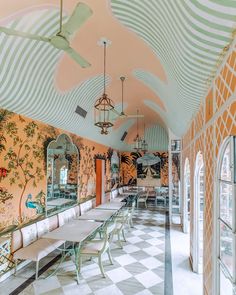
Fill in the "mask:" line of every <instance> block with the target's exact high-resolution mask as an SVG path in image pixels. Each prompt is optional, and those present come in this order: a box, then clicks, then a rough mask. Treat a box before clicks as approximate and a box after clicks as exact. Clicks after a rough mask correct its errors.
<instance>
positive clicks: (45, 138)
mask: <svg viewBox="0 0 236 295" xmlns="http://www.w3.org/2000/svg"><path fill="white" fill-rule="evenodd" d="M61 133H66V134H68V135H69V136H70V137H71V139H72V141H73V143H74V144H75V145H76V146H77V148H78V150H79V154H80V157H79V175H78V179H77V182H78V191H79V194H78V196H79V199H78V201H81V200H84V199H86V198H89V197H91V196H94V195H95V182H96V175H95V159H96V158H97V157H103V158H104V159H105V160H106V162H107V164H106V190H109V189H110V188H111V185H110V182H111V171H110V166H111V165H110V161H111V157H110V156H109V153H110V151H109V148H107V147H105V146H103V145H100V144H97V143H95V142H92V141H90V140H87V139H84V138H81V137H79V136H76V135H75V134H70V133H68V132H64V131H62V130H60V129H57V128H54V127H52V126H49V125H46V124H43V123H41V122H37V121H35V120H31V119H28V118H26V117H22V116H20V115H17V114H15V113H12V112H9V111H7V110H3V109H0V233H1V232H2V231H5V230H8V229H11V228H15V227H17V226H21V225H22V224H25V223H27V222H29V221H31V220H32V219H37V218H38V216H39V215H40V214H44V205H45V195H46V167H47V163H46V161H47V146H48V144H49V143H50V142H51V141H52V140H55V139H56V138H57V136H58V135H59V134H61ZM69 177H70V178H71V179H73V177H74V176H73V171H72V172H71V175H69Z"/></svg>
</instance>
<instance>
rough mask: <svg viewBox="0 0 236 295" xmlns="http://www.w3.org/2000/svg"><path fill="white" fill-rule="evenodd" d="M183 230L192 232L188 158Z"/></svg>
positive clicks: (185, 174) (185, 176)
mask: <svg viewBox="0 0 236 295" xmlns="http://www.w3.org/2000/svg"><path fill="white" fill-rule="evenodd" d="M183 232H184V233H189V232H190V164H189V159H188V158H186V160H185V165H184V201H183Z"/></svg>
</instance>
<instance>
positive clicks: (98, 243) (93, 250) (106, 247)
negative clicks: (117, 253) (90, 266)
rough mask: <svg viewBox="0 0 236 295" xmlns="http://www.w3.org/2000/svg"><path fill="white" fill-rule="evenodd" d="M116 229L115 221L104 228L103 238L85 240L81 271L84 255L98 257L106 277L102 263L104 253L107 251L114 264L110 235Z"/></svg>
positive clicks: (80, 260)
mask: <svg viewBox="0 0 236 295" xmlns="http://www.w3.org/2000/svg"><path fill="white" fill-rule="evenodd" d="M114 229H115V223H110V224H108V225H107V226H106V227H105V228H104V232H103V237H102V238H101V239H93V240H91V241H87V242H85V243H84V244H83V245H82V247H81V249H80V252H79V271H81V265H82V257H89V258H92V257H98V265H99V268H100V271H101V274H102V276H103V277H104V278H105V277H106V275H105V272H104V268H103V264H102V255H103V254H104V253H106V252H107V254H108V257H109V260H110V263H111V264H113V261H112V257H111V252H110V237H111V235H112V232H113V230H114Z"/></svg>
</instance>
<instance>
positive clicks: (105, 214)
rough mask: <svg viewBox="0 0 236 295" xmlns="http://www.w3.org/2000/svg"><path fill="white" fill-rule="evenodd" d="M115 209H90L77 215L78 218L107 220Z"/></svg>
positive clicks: (114, 212) (113, 213)
mask: <svg viewBox="0 0 236 295" xmlns="http://www.w3.org/2000/svg"><path fill="white" fill-rule="evenodd" d="M116 212H117V210H107V209H100V210H96V209H92V210H89V211H87V212H86V213H84V214H83V215H81V216H79V217H78V218H77V219H78V220H95V221H100V222H104V221H108V220H109V219H110V218H111V217H112V216H113V215H115V214H116Z"/></svg>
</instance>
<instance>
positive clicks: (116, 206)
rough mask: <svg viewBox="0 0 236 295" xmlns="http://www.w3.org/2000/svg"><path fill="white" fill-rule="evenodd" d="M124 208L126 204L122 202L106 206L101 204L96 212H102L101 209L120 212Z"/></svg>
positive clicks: (110, 203)
mask: <svg viewBox="0 0 236 295" xmlns="http://www.w3.org/2000/svg"><path fill="white" fill-rule="evenodd" d="M123 206H124V204H123V203H122V202H113V201H111V202H107V203H104V204H101V205H99V206H97V207H96V208H95V209H96V210H98V209H99V210H100V209H106V210H111V209H112V210H120V209H121V208H122V207H123Z"/></svg>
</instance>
